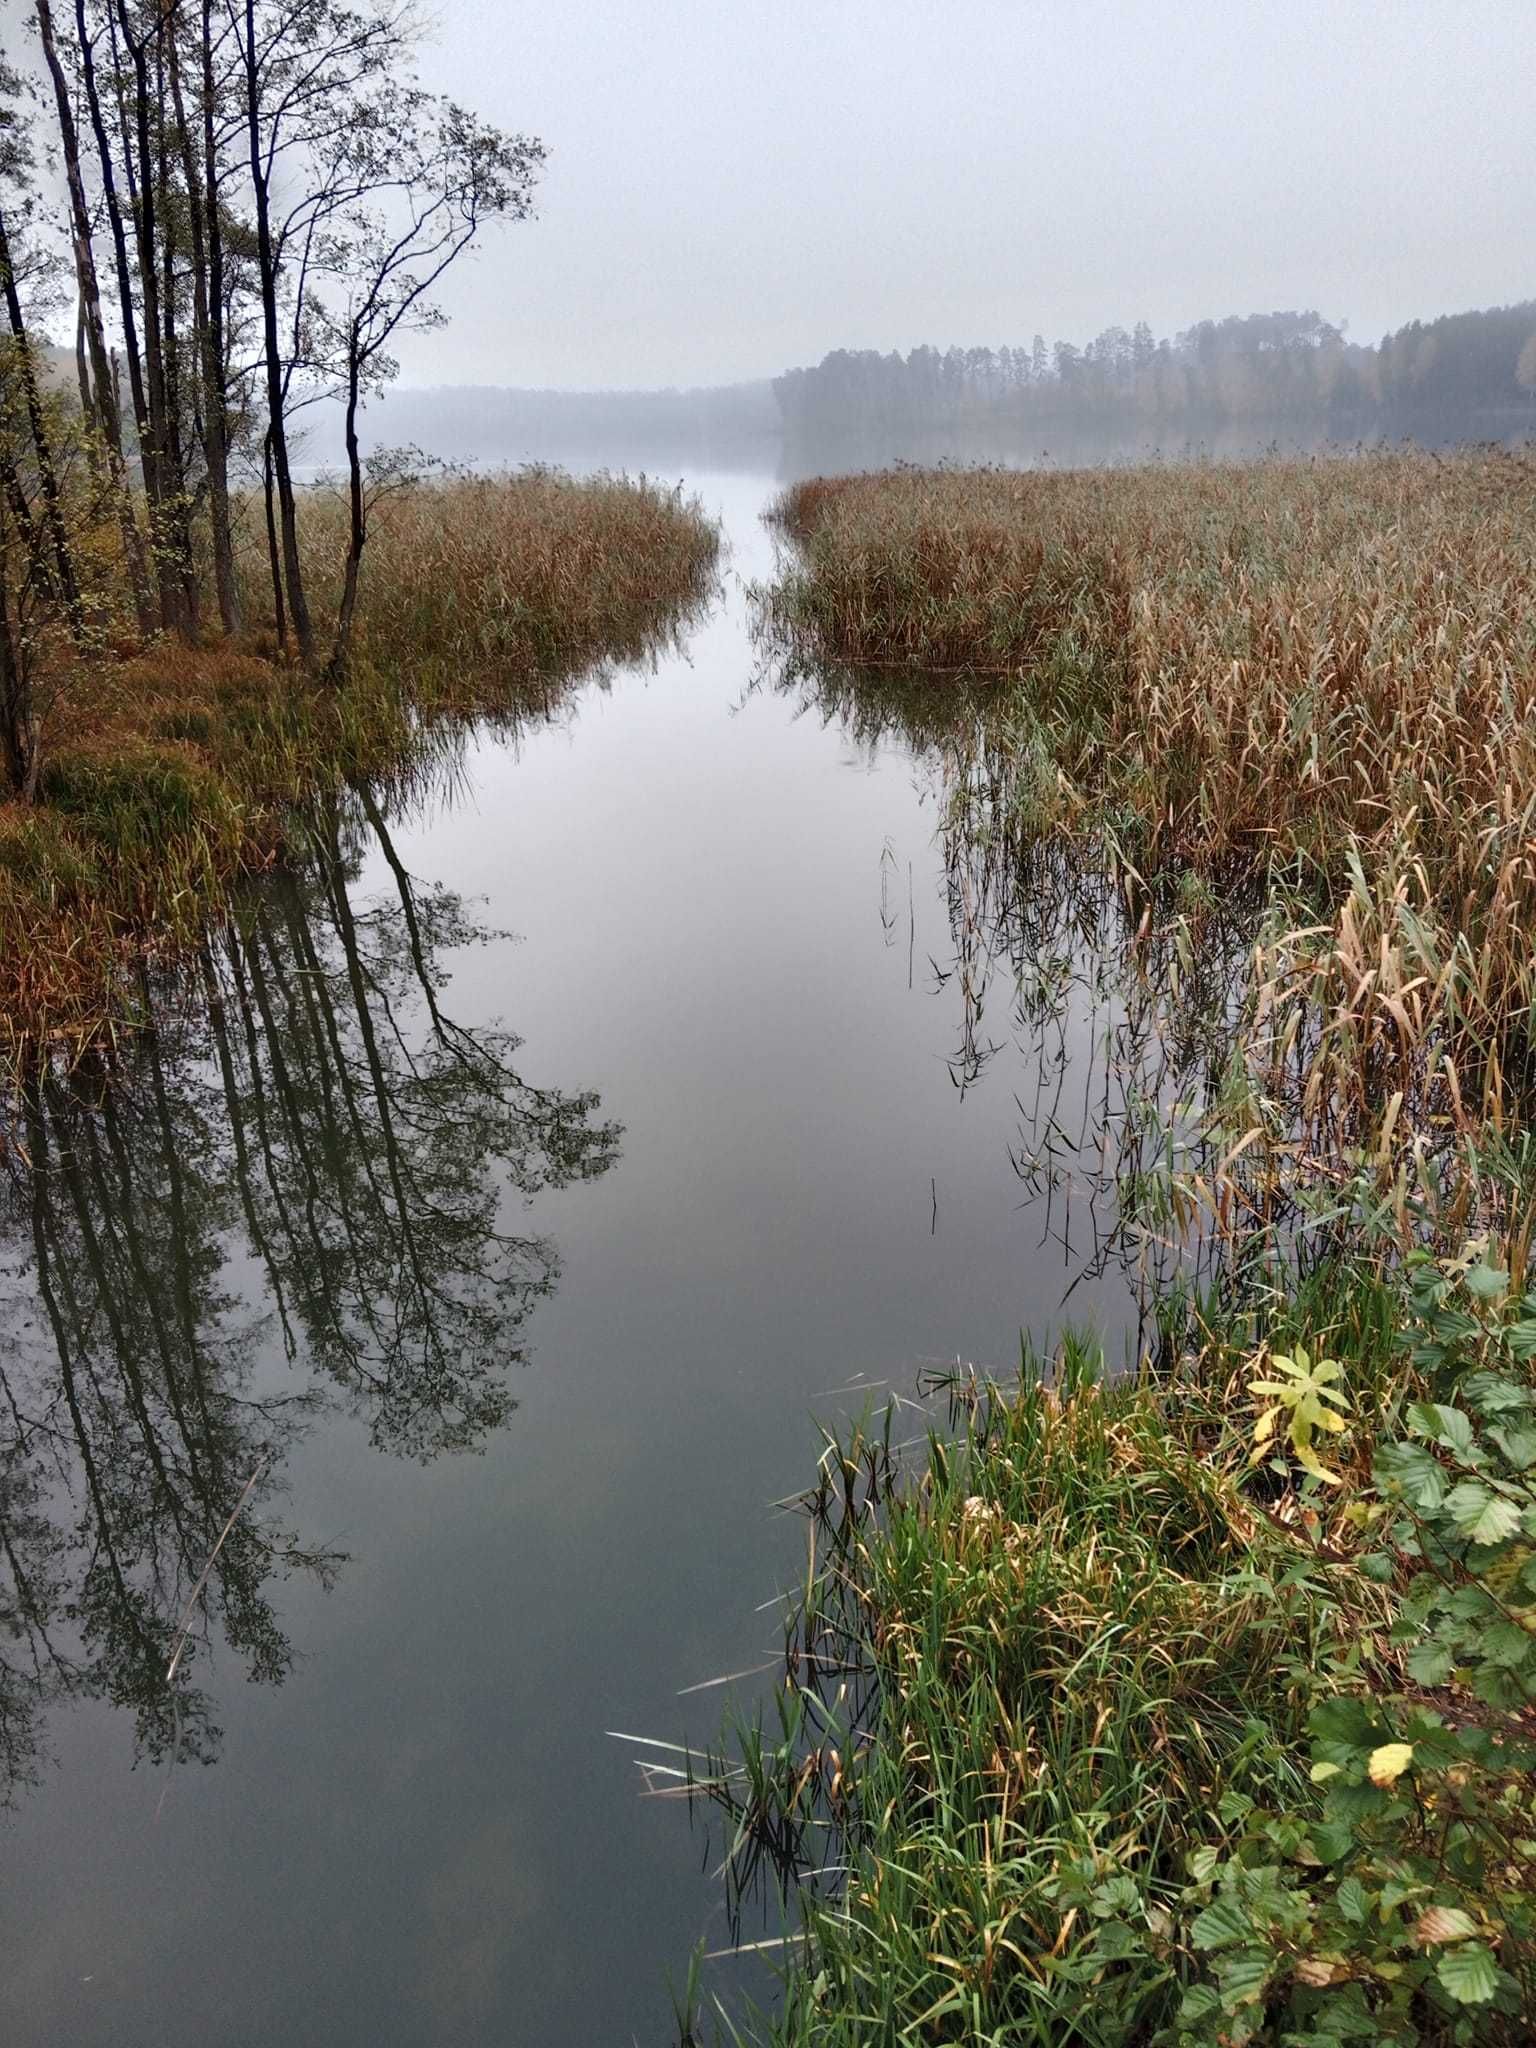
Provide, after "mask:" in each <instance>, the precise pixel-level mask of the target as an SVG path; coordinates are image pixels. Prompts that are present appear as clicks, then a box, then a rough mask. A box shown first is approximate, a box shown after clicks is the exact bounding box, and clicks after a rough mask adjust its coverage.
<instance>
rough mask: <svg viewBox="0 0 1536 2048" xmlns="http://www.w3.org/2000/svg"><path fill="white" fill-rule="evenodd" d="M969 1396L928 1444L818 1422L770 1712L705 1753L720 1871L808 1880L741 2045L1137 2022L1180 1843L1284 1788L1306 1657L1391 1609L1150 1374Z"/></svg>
mask: <svg viewBox="0 0 1536 2048" xmlns="http://www.w3.org/2000/svg"><path fill="white" fill-rule="evenodd" d="M962 1392H963V1394H964V1399H963V1402H962V1404H961V1419H962V1427H961V1429H960V1430H959V1433H958V1434H957V1435H956V1434H952V1433H949V1432H942V1433H935V1434H933V1435H931V1436H930V1438H929V1439H928V1441H927V1443H926V1446H925V1447H924V1449H923V1451H922V1453H921V1455H920V1457H919V1460H918V1463H917V1466H916V1468H915V1469H907V1470H904V1471H903V1470H902V1469H900V1467H899V1465H898V1464H897V1463H896V1462H894V1461H892V1460H890V1459H889V1457H888V1455H887V1447H886V1439H885V1437H883V1436H882V1432H881V1431H880V1430H879V1429H878V1428H877V1429H875V1430H874V1431H873V1433H871V1432H870V1431H869V1430H868V1428H866V1429H864V1430H855V1431H854V1432H853V1434H852V1435H851V1436H850V1437H848V1438H846V1439H844V1440H841V1441H835V1442H833V1443H831V1444H830V1445H829V1448H828V1453H827V1456H826V1457H825V1458H824V1460H823V1471H822V1478H821V1483H820V1485H819V1487H818V1489H817V1490H816V1492H815V1493H814V1494H813V1495H812V1496H811V1498H810V1500H809V1501H808V1503H807V1505H808V1508H809V1511H810V1513H811V1515H812V1517H813V1519H814V1523H815V1526H816V1530H817V1536H818V1546H817V1564H816V1568H815V1571H814V1572H813V1574H812V1576H811V1577H810V1579H809V1581H808V1583H807V1585H806V1587H805V1588H804V1590H803V1592H802V1594H801V1595H800V1596H799V1599H798V1601H797V1604H796V1607H795V1610H794V1614H793V1619H792V1629H791V1636H790V1653H789V1659H788V1666H787V1678H786V1685H785V1689H784V1691H783V1693H782V1695H781V1696H780V1698H779V1700H778V1702H777V1725H772V1724H771V1723H770V1724H769V1725H765V1724H764V1722H763V1721H761V1720H759V1721H757V1722H755V1723H752V1724H749V1725H746V1726H743V1727H742V1728H740V1729H739V1730H738V1733H737V1738H736V1742H735V1744H734V1748H733V1749H732V1748H728V1749H727V1750H726V1751H725V1752H723V1753H722V1754H721V1755H720V1756H718V1757H715V1758H711V1759H709V1760H708V1761H707V1762H703V1763H701V1764H700V1765H699V1766H698V1767H697V1769H698V1782H699V1787H700V1789H701V1791H703V1792H704V1793H706V1794H708V1795H710V1796H712V1797H713V1798H714V1799H715V1800H716V1801H717V1802H718V1803H719V1804H720V1805H721V1806H723V1807H724V1808H725V1809H726V1811H727V1813H728V1815H729V1835H730V1841H731V1844H732V1851H731V1869H732V1872H733V1875H734V1876H735V1878H736V1880H737V1883H738V1885H739V1884H740V1882H741V1880H742V1878H743V1876H744V1875H746V1874H756V1875H761V1874H763V1872H764V1871H765V1870H772V1871H773V1872H774V1873H775V1874H776V1875H778V1876H779V1877H780V1878H782V1879H785V1880H788V1881H789V1882H788V1884H787V1890H788V1891H789V1892H792V1893H797V1894H798V1896H799V1897H800V1899H801V1900H802V1902H805V1901H809V1903H808V1904H805V1905H804V1921H803V1928H802V1931H801V1935H800V1936H799V1937H797V1938H795V1939H792V1941H791V1944H790V1955H791V1961H790V1965H789V1967H788V1970H787V1973H786V1976H785V1996H784V1998H783V2001H782V2003H781V2005H780V2006H779V2008H778V2009H777V2010H776V2011H775V2012H774V2013H773V2014H772V2015H771V2016H770V2015H766V2014H759V2015H757V2016H756V2018H755V2020H754V2021H753V2022H752V2023H751V2025H750V2028H749V2035H748V2037H749V2038H751V2039H753V2040H760V2041H763V2042H769V2041H771V2042H774V2043H780V2044H785V2048H788V2044H795V2048H802V2044H804V2048H809V2044H811V2043H815V2044H817V2048H834V2044H835V2048H843V2044H848V2048H852V2044H854V2043H858V2044H861V2048H863V2044H869V2043H874V2042H890V2043H896V2042H899V2041H908V2040H912V2041H919V2040H920V2041H933V2042H941V2041H952V2042H962V2041H964V2042H994V2041H995V2042H1008V2043H1010V2044H1020V2048H1023V2044H1027V2043H1039V2044H1042V2048H1045V2044H1056V2043H1059V2042H1063V2041H1082V2042H1092V2043H1101V2044H1105V2048H1109V2044H1119V2043H1124V2042H1127V2041H1134V2040H1150V2039H1152V2038H1153V2036H1154V2034H1155V2033H1156V2032H1157V2030H1158V2029H1159V2028H1160V2027H1162V2026H1164V2025H1166V2024H1168V2023H1170V2022H1171V2020H1172V2018H1173V2016H1174V2014H1175V2012H1176V2010H1177V2008H1178V2005H1179V2002H1180V1998H1181V1996H1182V1991H1183V1987H1184V1985H1185V1983H1186V1982H1187V1981H1188V1980H1189V1978H1190V1977H1191V1975H1192V1974H1193V1972H1192V1966H1191V1961H1190V1954H1189V1949H1188V1940H1187V1931H1186V1930H1185V1929H1184V1928H1183V1927H1182V1925H1181V1923H1182V1922H1183V1920H1184V1917H1185V1903H1186V1894H1187V1892H1188V1888H1189V1885H1190V1882H1191V1875H1190V1859H1191V1857H1192V1856H1194V1855H1195V1854H1196V1853H1197V1852H1200V1851H1203V1850H1205V1849H1206V1848H1208V1847H1210V1846H1211V1845H1212V1844H1213V1843H1219V1842H1220V1841H1221V1840H1222V1839H1223V1835H1224V1833H1226V1832H1230V1833H1231V1834H1232V1835H1233V1838H1234V1839H1235V1837H1236V1834H1237V1831H1238V1827H1239V1823H1240V1821H1241V1819H1242V1817H1243V1816H1244V1815H1246V1814H1247V1813H1248V1812H1249V1811H1251V1810H1252V1808H1254V1807H1256V1806H1261V1805H1262V1806H1264V1807H1274V1806H1277V1805H1278V1806H1291V1805H1294V1804H1295V1803H1296V1802H1297V1801H1298V1800H1300V1799H1301V1798H1302V1797H1303V1796H1304V1794H1305V1790H1306V1782H1307V1781H1306V1768H1305V1763H1304V1761H1303V1760H1302V1759H1301V1745H1302V1743H1303V1740H1304V1728H1305V1717H1306V1710H1307V1700H1308V1697H1309V1691H1308V1683H1307V1678H1306V1674H1307V1672H1308V1671H1309V1670H1310V1669H1312V1668H1313V1667H1315V1666H1316V1665H1318V1664H1320V1663H1322V1662H1324V1661H1325V1660H1326V1659H1327V1658H1329V1657H1331V1656H1334V1655H1336V1654H1338V1653H1339V1652H1340V1651H1341V1650H1342V1648H1343V1646H1344V1644H1345V1642H1346V1641H1347V1640H1349V1639H1350V1638H1351V1637H1354V1638H1358V1635H1359V1633H1360V1631H1361V1630H1362V1629H1365V1630H1369V1629H1370V1628H1371V1627H1372V1626H1373V1625H1374V1624H1375V1623H1376V1622H1377V1621H1378V1619H1379V1615H1380V1605H1381V1604H1380V1600H1379V1597H1378V1596H1377V1594H1376V1590H1375V1589H1374V1588H1373V1587H1372V1586H1371V1585H1370V1584H1369V1583H1368V1582H1367V1581H1366V1580H1364V1579H1363V1578H1361V1577H1359V1576H1358V1575H1357V1574H1354V1573H1351V1572H1350V1571H1348V1570H1343V1571H1335V1572H1334V1573H1333V1574H1331V1575H1329V1574H1327V1573H1324V1572H1321V1571H1317V1570H1315V1569H1314V1566H1315V1562H1316V1561H1315V1557H1314V1556H1313V1554H1312V1551H1311V1546H1310V1545H1309V1544H1307V1543H1306V1542H1305V1540H1299V1532H1298V1531H1295V1530H1291V1529H1288V1528H1285V1527H1283V1526H1281V1525H1280V1524H1279V1523H1277V1522H1276V1521H1274V1520H1272V1519H1271V1518H1270V1517H1269V1516H1268V1515H1266V1514H1265V1513H1264V1512H1263V1511H1262V1509H1260V1508H1259V1507H1257V1506H1255V1504H1254V1503H1253V1502H1252V1501H1250V1500H1248V1499H1246V1498H1245V1497H1244V1494H1243V1491H1242V1489H1241V1486H1240V1485H1239V1483H1238V1480H1237V1478H1236V1476H1235V1475H1234V1472H1233V1471H1232V1470H1231V1469H1230V1466H1229V1465H1228V1464H1226V1463H1224V1462H1223V1461H1220V1460H1217V1459H1214V1458H1212V1457H1211V1456H1210V1455H1209V1452H1210V1450H1211V1447H1212V1444H1213V1443H1214V1441H1215V1437H1214V1435H1210V1436H1208V1435H1207V1433H1206V1432H1205V1431H1204V1430H1203V1429H1202V1428H1200V1427H1196V1426H1192V1424H1191V1421H1190V1417H1189V1415H1188V1414H1187V1413H1185V1414H1183V1415H1180V1413H1179V1412H1178V1404H1177V1403H1170V1402H1167V1401H1165V1400H1164V1399H1163V1398H1162V1397H1160V1395H1159V1394H1158V1392H1157V1391H1156V1390H1155V1389H1153V1388H1152V1387H1151V1386H1149V1385H1148V1384H1146V1383H1141V1382H1129V1383H1125V1382H1122V1383H1120V1384H1110V1383H1107V1382H1106V1381H1105V1380H1104V1378H1103V1375H1102V1371H1101V1362H1100V1361H1099V1360H1097V1359H1096V1358H1095V1357H1094V1356H1093V1355H1092V1354H1091V1353H1088V1352H1085V1351H1083V1350H1082V1349H1080V1348H1078V1347H1075V1346H1071V1345H1069V1346H1068V1347H1067V1349H1066V1351H1065V1353H1064V1354H1063V1356H1062V1357H1061V1358H1060V1359H1059V1360H1058V1361H1056V1364H1055V1368H1054V1371H1053V1373H1052V1375H1051V1378H1050V1380H1049V1381H1047V1380H1044V1379H1042V1378H1041V1377H1039V1375H1038V1373H1035V1372H1031V1373H1030V1374H1029V1375H1028V1376H1027V1378H1026V1381H1025V1383H1024V1384H1023V1386H1022V1387H1020V1388H1019V1389H1018V1390H1016V1391H1014V1392H1011V1393H1005V1392H1002V1391H1000V1390H999V1389H997V1388H996V1387H983V1386H976V1385H967V1386H965V1387H963V1388H962ZM887 1435H888V1432H887ZM1223 1815H1225V1816H1226V1822H1225V1824H1224V1823H1223V1820H1222V1816H1223ZM823 1866H831V1867H832V1869H833V1870H834V1871H838V1870H846V1871H847V1873H848V1874H847V1877H846V1881H845V1882H842V1883H839V1882H836V1881H832V1882H828V1883H823V1884H821V1885H816V1884H814V1883H807V1879H808V1878H814V1877H815V1875H816V1873H817V1872H818V1870H820V1869H821V1868H822V1867H823ZM790 1911H791V1914H792V1916H793V1914H794V1908H793V1907H792V1908H790ZM800 1939H803V1940H804V1942H805V1943H806V1944H807V1946H806V1948H805V1950H804V1951H803V1954H802V1952H801V1951H800V1949H799V1946H798V1942H799V1940H800ZM743 2024H745V2022H743Z"/></svg>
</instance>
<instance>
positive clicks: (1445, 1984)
mask: <svg viewBox="0 0 1536 2048" xmlns="http://www.w3.org/2000/svg"><path fill="white" fill-rule="evenodd" d="M1435 1975H1436V1976H1437V1977H1438V1978H1439V1980H1440V1987H1441V1989H1442V1990H1443V1991H1444V1992H1445V1993H1446V1995H1447V1996H1448V1997H1450V1998H1454V1999H1455V2001H1456V2003H1457V2004H1458V2005H1487V2003H1488V2002H1489V2000H1490V1999H1491V1998H1492V1997H1493V1995H1494V1993H1495V1992H1496V1991H1497V1990H1498V1988H1499V1966H1498V1964H1497V1963H1496V1962H1495V1961H1494V1959H1493V1952H1492V1950H1491V1949H1487V1948H1484V1946H1483V1944H1482V1943H1481V1942H1480V1941H1469V1942H1465V1943H1463V1944H1462V1945H1461V1946H1460V1947H1458V1948H1453V1949H1447V1951H1446V1953H1445V1954H1444V1955H1443V1956H1442V1957H1441V1958H1440V1960H1439V1962H1438V1963H1437V1964H1436V1965H1435Z"/></svg>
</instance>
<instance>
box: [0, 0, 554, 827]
mask: <svg viewBox="0 0 1536 2048" xmlns="http://www.w3.org/2000/svg"><path fill="white" fill-rule="evenodd" d="M19 11H20V10H18V12H19ZM24 33H25V38H26V39H25V43H24V44H23V43H22V42H19V41H18V42H15V43H13V47H12V49H11V50H10V51H9V52H6V53H4V54H0V295H3V298H4V323H3V328H4V331H3V335H0V710H3V714H4V716H3V723H4V747H5V757H6V765H7V767H8V770H9V779H10V782H11V785H12V787H13V788H14V789H15V790H17V791H18V792H19V793H21V794H24V795H25V794H30V793H31V791H32V789H33V787H34V786H35V781H36V762H37V736H36V713H35V705H34V699H33V695H32V685H33V681H34V678H35V674H36V671H37V668H38V664H39V662H40V660H41V659H42V657H43V654H44V652H45V650H46V649H47V648H48V646H49V645H50V643H51V641H53V640H64V641H67V642H72V643H73V644H74V646H75V647H76V648H77V649H80V650H86V651H89V650H91V649H93V648H97V647H100V646H102V645H105V644H108V643H111V642H115V641H120V640H121V639H122V638H123V637H124V635H125V634H126V633H133V634H137V635H138V636H139V637H140V638H148V637H149V636H150V635H152V634H154V633H170V634H176V635H179V636H181V637H183V638H185V639H189V640H193V639H197V638H198V637H199V636H201V635H202V634H203V633H205V631H207V630H209V629H210V628H211V627H212V625H213V622H214V619H215V618H216V621H217V629H218V630H219V631H220V632H222V633H223V634H226V635H232V634H236V633H238V632H240V631H241V630H242V626H243V624H244V619H243V611H244V604H245V599H244V596H243V579H242V576H241V574H240V573H239V564H238V561H237V544H238V540H239V535H238V532H237V528H238V526H239V524H240V520H241V518H242V516H243V514H244V510H245V507H246V504H247V502H249V503H250V505H251V507H252V511H253V517H255V518H258V519H259V520H260V523H261V526H262V528H263V529H264V532H262V533H261V535H260V536H259V538H258V541H257V547H258V551H260V550H261V549H262V546H263V543H264V552H265V577H264V580H265V582H266V583H267V584H268V585H269V587H270V602H271V612H272V619H273V623H274V627H275V635H276V641H277V645H278V648H279V650H280V651H282V652H283V653H285V654H292V655H293V656H295V657H296V658H297V659H298V660H299V661H301V662H302V663H304V664H305V665H306V666H309V667H313V668H316V669H317V670H321V671H323V672H325V673H328V674H329V675H331V676H332V677H339V676H340V675H341V674H342V672H343V671H344V668H345V664H346V659H347V654H348V649H349V645H350V638H351V632H352V624H353V618H354V614H355V607H356V602H357V592H358V580H359V572H360V569H361V564H362V559H363V553H364V549H365V546H366V542H367V536H368V520H369V513H370V510H371V507H372V505H373V503H374V502H375V501H376V497H377V494H378V492H379V491H380V490H381V489H383V488H386V487H387V484H388V481H389V472H390V465H389V462H388V460H387V459H386V458H381V457H379V456H374V457H369V458H365V456H364V454H363V451H362V447H361V440H360V434H359V427H358V417H359V413H360V411H361V409H362V408H363V406H364V405H365V404H366V402H367V400H368V399H369V397H370V396H372V395H373V394H375V393H377V392H378V391H379V390H380V389H381V388H382V387H383V386H384V385H385V384H386V383H387V382H388V381H389V380H390V378H391V377H392V376H393V375H394V372H395V368H396V365H395V362H394V359H393V357H392V355H391V348H392V345H393V344H394V342H395V341H396V339H397V337H398V336H399V335H400V334H401V333H402V332H404V331H406V330H409V329H412V328H422V327H430V326H432V325H434V324H436V323H437V322H438V321H439V320H440V318H441V314H440V312H439V310H438V309H437V307H436V306H435V304H434V301H433V296H432V294H433V292H434V289H435V287H436V286H437V284H438V283H439V281H440V280H441V278H442V276H443V274H444V272H445V271H446V270H447V269H448V267H449V266H450V265H451V264H452V263H453V262H455V261H456V260H457V258H458V257H459V256H460V255H461V254H462V253H463V252H464V251H465V250H466V249H467V248H468V247H469V246H470V244H471V243H472V242H473V241H474V240H475V238H476V237H477V235H478V234H479V233H480V231H481V229H482V228H483V227H484V226H485V225H486V224H487V223H488V222H490V221H492V220H496V219H501V220H519V219H522V218H525V217H526V216H527V214H528V213H529V211H530V209H531V205H532V199H533V192H534V187H535V182H536V179H537V176H538V172H539V169H540V166H541V164H542V161H543V150H542V147H541V145H540V144H539V143H538V142H537V141H535V140H533V139H532V138H530V137H527V136H522V135H508V134H505V133H503V132H502V131H500V130H499V129H497V128H495V127H492V126H491V125H489V124H488V123H486V122H484V121H482V120H480V119H479V118H478V117H477V116H475V115H474V114H472V113H470V112H468V111H466V110H465V109H464V108H462V107H460V106H458V105H456V104H455V103H454V102H452V101H451V100H448V99H446V98H443V97H441V96H439V95H435V94H432V93H429V92H428V91H426V90H425V89H424V88H423V87H422V86H421V85H420V84H419V83H418V82H417V79H416V77H415V73H414V70H413V62H414V56H415V52H416V49H417V46H418V42H419V35H420V29H419V23H418V19H417V17H416V16H415V14H414V13H413V12H412V11H411V9H410V8H409V7H408V6H400V5H395V4H392V0H360V4H357V5H351V4H343V0H34V4H33V6H32V8H31V12H30V17H29V19H27V20H26V22H25V24H24ZM71 309H72V311H73V326H74V335H75V347H74V359H75V360H74V374H73V377H72V379H71V380H70V382H71V384H72V387H73V388H72V389H70V390H68V391H61V390H60V389H59V388H58V379H57V378H56V377H54V376H51V375H50V370H51V367H52V362H53V352H52V351H51V350H50V349H49V347H48V345H47V337H48V336H49V335H50V334H52V333H56V332H58V331H60V323H61V322H62V321H65V320H67V319H68V316H69V313H70V311H71ZM66 359H67V358H66ZM327 398H329V399H333V400H336V401H338V402H339V404H340V406H341V409H342V420H343V430H344V438H345V445H346V462H347V488H348V501H349V512H350V518H349V532H348V539H347V550H346V558H345V563H344V567H343V570H342V574H341V578H340V595H339V598H338V599H337V602H336V613H335V617H334V618H333V619H332V620H330V621H329V623H328V625H327V623H326V622H322V621H320V620H317V618H316V615H315V604H314V598H313V590H312V581H313V579H312V577H311V575H310V571H309V565H308V564H307V563H306V558H305V549H304V545H303V539H302V534H301V527H300V519H299V509H298V498H297V493H296V490H295V483H294V452H293V451H294V445H295V442H294V435H295V422H296V418H297V416H298V415H300V414H301V413H302V412H303V411H304V410H305V409H306V408H309V407H312V406H314V405H315V404H316V403H317V402H318V401H319V400H321V399H327ZM257 508H259V509H257ZM104 535H107V536H110V540H109V542H104V539H103V536H104Z"/></svg>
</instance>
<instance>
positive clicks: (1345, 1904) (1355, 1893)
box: [1334, 1877, 1370, 1927]
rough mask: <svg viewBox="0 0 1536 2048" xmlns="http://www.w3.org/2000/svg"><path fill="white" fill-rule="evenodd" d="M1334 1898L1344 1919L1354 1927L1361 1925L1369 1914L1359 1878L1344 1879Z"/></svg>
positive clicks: (1367, 1901)
mask: <svg viewBox="0 0 1536 2048" xmlns="http://www.w3.org/2000/svg"><path fill="white" fill-rule="evenodd" d="M1334 1896H1335V1899H1336V1902H1337V1904H1338V1908H1339V1911H1340V1912H1341V1913H1342V1914H1343V1915H1344V1918H1345V1919H1346V1920H1348V1921H1349V1922H1350V1924H1351V1925H1352V1926H1354V1927H1359V1926H1361V1925H1363V1923H1364V1921H1365V1919H1366V1916H1367V1915H1368V1913H1369V1912H1370V1901H1369V1900H1368V1898H1367V1897H1366V1892H1365V1886H1364V1885H1363V1884H1361V1882H1360V1880H1359V1878H1358V1877H1346V1878H1345V1879H1344V1881H1343V1883H1342V1884H1341V1885H1340V1886H1339V1889H1338V1891H1337V1892H1336V1893H1335V1895H1334Z"/></svg>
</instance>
